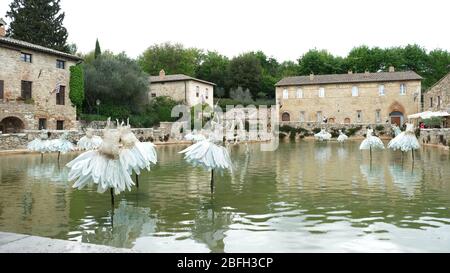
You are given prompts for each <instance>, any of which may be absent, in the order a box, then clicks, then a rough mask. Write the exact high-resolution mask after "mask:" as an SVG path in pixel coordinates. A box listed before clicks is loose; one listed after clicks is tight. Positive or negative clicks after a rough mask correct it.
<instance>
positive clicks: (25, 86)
mask: <svg viewBox="0 0 450 273" xmlns="http://www.w3.org/2000/svg"><path fill="white" fill-rule="evenodd" d="M31 84H32V82H28V81H22V90H21V95H22V98H23V99H24V100H27V99H31V97H32V95H31Z"/></svg>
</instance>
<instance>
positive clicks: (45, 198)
mask: <svg viewBox="0 0 450 273" xmlns="http://www.w3.org/2000/svg"><path fill="white" fill-rule="evenodd" d="M55 164H56V163H55ZM39 165H40V156H38V155H36V156H34V155H33V156H30V155H27V156H23V155H21V156H8V157H3V158H0V178H1V181H2V184H3V186H5V184H9V186H8V190H7V191H5V190H0V227H1V230H2V231H13V232H16V233H24V234H33V235H38V236H44V237H60V235H61V234H66V233H67V231H68V229H69V210H70V190H68V188H67V186H66V184H65V183H63V182H61V184H60V183H56V182H59V181H57V179H55V180H54V182H52V183H49V179H48V177H45V176H35V175H33V172H31V173H29V171H28V170H29V169H33V168H39ZM47 167H48V168H51V167H49V166H47ZM47 167H45V168H47ZM35 171H37V169H35Z"/></svg>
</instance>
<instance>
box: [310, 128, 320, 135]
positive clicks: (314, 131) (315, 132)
mask: <svg viewBox="0 0 450 273" xmlns="http://www.w3.org/2000/svg"><path fill="white" fill-rule="evenodd" d="M320 130H321V129H320V128H314V129H313V130H312V131H313V133H314V134H317V133H318V132H320Z"/></svg>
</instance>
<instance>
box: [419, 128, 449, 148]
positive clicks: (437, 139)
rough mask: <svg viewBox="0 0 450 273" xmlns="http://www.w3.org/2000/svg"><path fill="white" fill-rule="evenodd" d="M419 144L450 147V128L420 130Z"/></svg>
mask: <svg viewBox="0 0 450 273" xmlns="http://www.w3.org/2000/svg"><path fill="white" fill-rule="evenodd" d="M419 142H420V143H423V144H434V145H442V146H446V147H450V128H442V129H421V130H420V137H419Z"/></svg>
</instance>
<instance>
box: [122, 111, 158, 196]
mask: <svg viewBox="0 0 450 273" xmlns="http://www.w3.org/2000/svg"><path fill="white" fill-rule="evenodd" d="M117 123H118V122H117ZM119 132H120V140H121V144H122V145H123V146H122V149H121V151H120V154H119V158H120V163H121V164H122V166H124V167H125V169H126V170H127V172H128V174H129V175H132V173H133V171H134V172H135V174H136V187H138V188H139V175H140V174H141V170H143V169H147V170H148V171H150V165H151V164H156V162H157V161H158V159H157V154H156V149H155V144H153V143H151V142H140V141H139V140H138V139H137V137H136V135H135V134H134V133H133V132H132V131H131V126H130V122H129V120H128V121H127V125H125V126H124V125H123V124H121V125H120V126H119Z"/></svg>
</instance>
